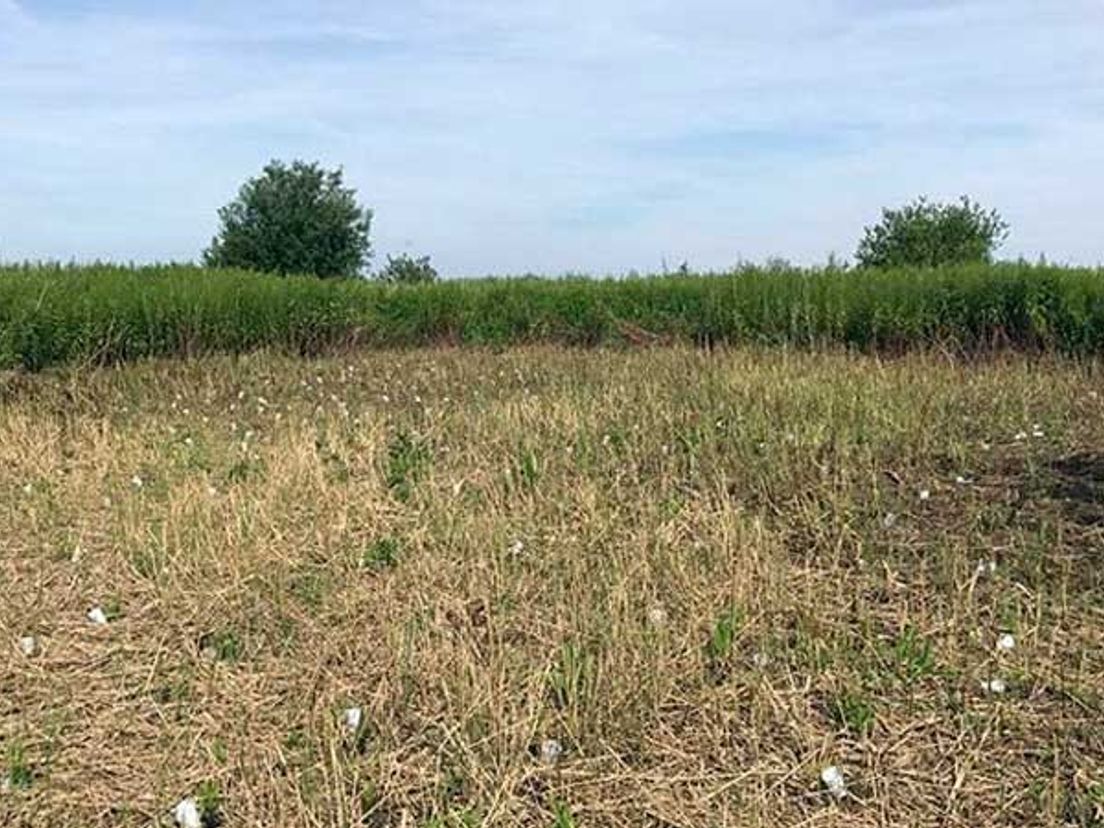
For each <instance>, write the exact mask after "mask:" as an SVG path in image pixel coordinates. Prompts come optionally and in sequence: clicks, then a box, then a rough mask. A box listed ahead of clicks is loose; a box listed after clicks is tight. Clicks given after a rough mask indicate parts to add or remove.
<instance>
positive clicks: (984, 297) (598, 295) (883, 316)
mask: <svg viewBox="0 0 1104 828" xmlns="http://www.w3.org/2000/svg"><path fill="white" fill-rule="evenodd" d="M538 342H540V343H560V344H566V345H599V344H633V345H641V344H650V343H672V342H686V343H697V344H701V345H710V346H714V345H725V344H740V343H763V344H772V345H793V346H801V347H825V346H827V347H831V346H847V347H853V348H857V349H863V350H892V351H896V350H904V349H909V348H926V347H932V346H941V347H946V348H951V349H955V350H961V351H966V352H976V351H980V350H991V349H1000V348H1021V349H1047V350H1055V351H1060V352H1065V353H1071V354H1092V353H1097V352H1101V351H1104V271H1101V270H1095V269H1074V268H1061V267H1050V266H1045V265H1029V264H994V265H970V266H961V267H944V268H932V269H915V270H908V269H897V270H885V271H879V270H864V271H862V272H861V275H859V274H858V273H856V272H854V271H848V270H842V269H835V268H827V269H820V270H796V269H785V270H770V269H764V268H755V267H744V268H741V269H740V270H739V271H738V272H734V273H729V274H717V275H675V276H656V277H645V278H631V279H606V280H592V279H558V280H550V279H535V278H518V279H484V280H465V281H443V282H437V283H431V284H421V285H401V286H395V285H387V284H381V283H373V282H369V281H365V280H349V279H336V280H320V279H316V278H309V277H295V276H289V277H277V276H271V275H264V274H258V273H251V272H246V271H233V270H214V269H203V268H198V267H191V266H164V267H146V268H123V267H116V266H88V267H57V266H39V267H33V266H32V267H28V266H23V267H9V268H2V269H0V368H3V369H11V368H19V367H22V368H24V369H28V370H38V369H41V368H44V367H46V366H50V365H55V364H59V363H66V362H75V361H76V362H86V363H92V364H109V363H115V362H120V361H126V360H133V359H140V358H143V357H156V356H179V357H188V356H196V355H201V354H208V353H239V352H245V351H250V350H254V349H258V348H277V349H282V350H287V351H291V352H294V353H300V354H319V353H325V352H329V351H333V350H335V349H341V348H345V347H352V346H360V347H378V348H384V347H409V346H423V345H434V344H470V345H495V346H497V345H515V344H526V343H538Z"/></svg>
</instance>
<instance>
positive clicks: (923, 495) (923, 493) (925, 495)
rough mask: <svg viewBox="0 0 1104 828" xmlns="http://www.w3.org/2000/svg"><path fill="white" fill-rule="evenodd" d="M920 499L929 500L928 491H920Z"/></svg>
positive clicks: (929, 494) (929, 493)
mask: <svg viewBox="0 0 1104 828" xmlns="http://www.w3.org/2000/svg"><path fill="white" fill-rule="evenodd" d="M920 499H921V500H930V499H931V492H930V491H928V490H927V489H921V490H920Z"/></svg>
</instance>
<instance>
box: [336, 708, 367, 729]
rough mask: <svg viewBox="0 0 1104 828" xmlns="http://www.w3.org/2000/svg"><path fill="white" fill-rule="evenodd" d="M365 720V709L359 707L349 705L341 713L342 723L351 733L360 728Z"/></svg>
mask: <svg viewBox="0 0 1104 828" xmlns="http://www.w3.org/2000/svg"><path fill="white" fill-rule="evenodd" d="M363 720H364V711H363V710H361V709H360V708H359V707H347V708H345V710H344V711H343V712H342V714H341V724H342V726H344V728H345V729H346V730H348V731H349V732H350V733H356V732H357V731H358V730H360V723H361V722H362V721H363Z"/></svg>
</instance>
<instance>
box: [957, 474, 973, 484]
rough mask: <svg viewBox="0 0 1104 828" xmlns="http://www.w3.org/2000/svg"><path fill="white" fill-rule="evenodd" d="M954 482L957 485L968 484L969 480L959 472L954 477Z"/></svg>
mask: <svg viewBox="0 0 1104 828" xmlns="http://www.w3.org/2000/svg"><path fill="white" fill-rule="evenodd" d="M955 483H957V484H958V485H959V486H968V485H970V481H969V480H967V479H966V478H965V477H963V476H962V475H961V474H960V475H959V476H958V477H956V478H955Z"/></svg>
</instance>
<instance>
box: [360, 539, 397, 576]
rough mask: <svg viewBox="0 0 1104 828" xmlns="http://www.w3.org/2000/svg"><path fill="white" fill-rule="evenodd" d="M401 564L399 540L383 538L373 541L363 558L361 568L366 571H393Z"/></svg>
mask: <svg viewBox="0 0 1104 828" xmlns="http://www.w3.org/2000/svg"><path fill="white" fill-rule="evenodd" d="M398 563H399V541H398V539H397V538H392V537H383V538H377V539H376V540H374V541H372V543H371V544H370V545H369V546H368V548H367V549H366V550H364V555H363V556H362V557H361V566H363V567H365V568H366V569H391V568H392V567H395V566H397V565H398Z"/></svg>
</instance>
